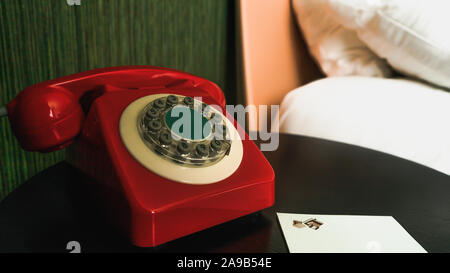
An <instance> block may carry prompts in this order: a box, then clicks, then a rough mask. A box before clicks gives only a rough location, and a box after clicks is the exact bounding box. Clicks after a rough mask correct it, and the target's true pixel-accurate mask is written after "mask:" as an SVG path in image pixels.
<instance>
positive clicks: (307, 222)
mask: <svg viewBox="0 0 450 273" xmlns="http://www.w3.org/2000/svg"><path fill="white" fill-rule="evenodd" d="M277 215H278V219H279V221H280V225H281V229H282V231H283V234H284V238H285V239H286V243H287V246H288V248H289V251H290V252H291V253H339V252H341V253H342V252H347V253H351V252H358V253H361V252H362V253H366V252H369V253H370V252H375V253H376V252H387V253H393V252H402V253H406V252H407V253H426V252H427V251H426V250H425V249H424V248H423V247H422V246H421V245H420V244H419V243H418V242H417V241H416V240H414V238H413V237H411V235H409V233H408V232H407V231H406V230H405V229H404V228H403V227H402V226H401V225H400V224H399V223H398V222H397V221H396V220H395V219H394V218H393V217H391V216H346V215H320V214H315V215H313V214H291V213H277ZM294 221H295V222H294Z"/></svg>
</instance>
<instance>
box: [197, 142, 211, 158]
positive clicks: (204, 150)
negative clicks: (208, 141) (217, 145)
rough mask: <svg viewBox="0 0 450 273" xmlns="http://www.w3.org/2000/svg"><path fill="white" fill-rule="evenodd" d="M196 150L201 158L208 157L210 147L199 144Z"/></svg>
mask: <svg viewBox="0 0 450 273" xmlns="http://www.w3.org/2000/svg"><path fill="white" fill-rule="evenodd" d="M195 150H196V152H197V154H198V155H199V156H207V155H208V146H206V145H205V144H203V143H202V144H198V145H197V146H196V147H195Z"/></svg>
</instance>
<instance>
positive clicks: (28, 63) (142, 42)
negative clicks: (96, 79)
mask: <svg viewBox="0 0 450 273" xmlns="http://www.w3.org/2000/svg"><path fill="white" fill-rule="evenodd" d="M67 2H68V1H67V0H20V1H17V0H2V1H0V105H5V104H6V103H7V102H8V101H10V100H11V99H13V98H14V97H15V96H16V95H17V93H18V92H19V91H20V90H22V89H23V88H24V87H26V86H29V85H32V84H34V83H38V82H42V81H45V80H49V79H53V78H57V77H60V76H64V75H68V74H72V73H76V72H80V71H85V70H90V69H94V68H100V67H108V66H117V65H156V66H162V67H169V68H175V69H179V70H184V71H187V72H190V73H193V74H196V75H199V76H201V77H204V78H207V79H209V80H211V81H213V82H215V83H217V84H218V85H219V86H220V87H221V88H222V89H223V90H224V92H225V95H226V97H227V102H228V103H235V102H236V98H237V94H236V92H235V82H236V80H235V66H236V65H235V64H236V58H235V35H234V27H235V26H234V1H232V0H80V2H81V5H79V6H77V5H73V6H70V5H68V4H67ZM69 2H70V1H69ZM63 158H64V151H60V152H55V153H50V154H39V153H30V152H24V151H23V150H22V149H21V148H20V147H19V146H18V144H17V141H16V140H15V139H14V137H13V136H12V133H11V130H10V128H9V124H8V122H7V120H6V119H1V120H0V200H2V199H3V198H4V197H5V196H6V195H7V194H8V193H10V192H11V191H12V190H13V189H15V188H16V187H17V186H18V185H20V183H22V182H24V181H25V180H26V179H28V178H29V177H30V176H33V175H35V174H36V173H38V172H40V171H41V170H43V169H44V168H47V167H48V166H51V165H53V164H55V163H56V162H58V161H60V160H62V159H63Z"/></svg>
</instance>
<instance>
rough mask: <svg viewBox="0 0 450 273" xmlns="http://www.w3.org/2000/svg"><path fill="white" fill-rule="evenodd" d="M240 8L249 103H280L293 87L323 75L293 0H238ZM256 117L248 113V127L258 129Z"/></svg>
mask: <svg viewBox="0 0 450 273" xmlns="http://www.w3.org/2000/svg"><path fill="white" fill-rule="evenodd" d="M238 10H239V11H238V12H239V19H240V27H241V29H240V34H241V37H240V41H241V45H242V48H241V54H242V63H243V74H244V75H243V76H244V85H245V94H246V103H247V105H248V104H253V105H276V104H280V103H281V101H282V99H283V97H284V96H285V95H286V93H288V92H289V91H291V90H292V89H294V88H296V87H298V86H301V85H303V84H305V83H308V82H310V81H312V80H314V79H317V78H319V77H321V73H320V72H319V70H318V68H317V66H316V65H315V63H314V62H313V61H312V59H311V57H310V56H309V53H308V52H307V49H306V46H305V43H304V41H303V40H302V37H301V33H300V32H299V30H298V27H297V25H296V23H295V16H294V13H293V11H292V8H291V1H290V0H238ZM269 108H270V107H269ZM256 120H257V116H255V115H251V114H249V121H250V122H249V123H250V126H249V130H252V131H254V130H257V128H259V127H257V126H256V124H257V123H255V121H256Z"/></svg>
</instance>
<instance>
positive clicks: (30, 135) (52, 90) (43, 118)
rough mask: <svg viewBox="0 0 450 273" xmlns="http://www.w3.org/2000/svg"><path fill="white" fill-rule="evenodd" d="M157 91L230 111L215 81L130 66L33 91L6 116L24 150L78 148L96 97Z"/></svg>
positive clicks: (77, 76) (90, 73)
mask: <svg viewBox="0 0 450 273" xmlns="http://www.w3.org/2000/svg"><path fill="white" fill-rule="evenodd" d="M158 88H170V89H171V90H174V91H176V90H187V91H188V90H189V89H190V88H191V89H192V88H195V89H196V90H203V91H204V92H205V94H208V95H209V96H211V97H212V98H214V99H215V100H216V103H217V104H218V105H220V106H222V107H224V106H225V97H224V95H223V93H222V92H221V90H220V88H219V87H218V86H217V85H215V84H214V83H212V82H210V81H207V80H205V79H202V78H200V77H197V76H194V75H190V74H187V73H183V72H179V71H176V70H172V69H167V68H160V67H153V66H125V67H112V68H103V69H96V70H91V71H87V72H83V73H78V74H74V75H70V76H66V77H62V78H59V79H56V80H50V81H46V82H43V83H39V84H36V85H33V86H30V87H28V88H25V89H24V90H23V91H22V92H21V93H19V95H18V96H17V97H16V98H15V99H14V100H12V101H11V102H10V103H9V104H8V105H7V110H8V116H9V120H10V123H11V127H12V129H13V132H14V134H15V136H16V137H17V139H18V141H19V143H20V145H21V146H22V148H24V149H25V150H28V151H40V152H50V151H54V150H58V149H62V148H64V147H66V146H68V145H69V144H71V143H73V142H74V139H75V137H76V136H77V135H78V134H79V133H80V130H81V127H82V124H83V121H84V118H85V115H86V114H87V112H88V108H89V104H90V103H92V100H94V99H95V98H96V97H98V96H100V95H102V94H103V93H105V92H114V91H117V90H126V89H128V90H130V91H138V90H145V89H158ZM83 108H84V109H83ZM83 110H84V111H83Z"/></svg>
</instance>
